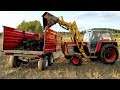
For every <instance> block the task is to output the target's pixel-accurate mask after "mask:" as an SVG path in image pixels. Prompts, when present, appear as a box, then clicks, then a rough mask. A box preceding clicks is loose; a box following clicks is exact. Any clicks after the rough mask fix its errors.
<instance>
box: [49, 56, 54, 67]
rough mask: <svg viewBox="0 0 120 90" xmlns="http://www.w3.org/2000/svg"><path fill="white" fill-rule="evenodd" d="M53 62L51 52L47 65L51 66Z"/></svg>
mask: <svg viewBox="0 0 120 90" xmlns="http://www.w3.org/2000/svg"><path fill="white" fill-rule="evenodd" d="M53 63H54V57H53V54H50V56H49V60H48V65H49V66H51V65H52V64H53Z"/></svg>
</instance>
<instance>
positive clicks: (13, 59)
mask: <svg viewBox="0 0 120 90" xmlns="http://www.w3.org/2000/svg"><path fill="white" fill-rule="evenodd" d="M20 64H21V62H20V60H19V59H18V56H13V55H10V57H9V61H8V65H9V67H11V68H15V67H19V66H20Z"/></svg>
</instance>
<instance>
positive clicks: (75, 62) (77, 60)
mask: <svg viewBox="0 0 120 90" xmlns="http://www.w3.org/2000/svg"><path fill="white" fill-rule="evenodd" d="M70 62H71V63H72V64H73V65H75V66H79V65H81V64H82V59H80V58H79V56H77V55H73V56H72V58H71V60H70Z"/></svg>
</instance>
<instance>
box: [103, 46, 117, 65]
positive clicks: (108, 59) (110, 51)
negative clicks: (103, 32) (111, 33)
mask: <svg viewBox="0 0 120 90" xmlns="http://www.w3.org/2000/svg"><path fill="white" fill-rule="evenodd" d="M118 55H119V53H118V49H117V47H116V46H114V45H112V44H108V45H105V46H103V48H102V50H101V60H102V61H103V62H104V63H106V64H113V63H115V61H116V60H117V59H118Z"/></svg>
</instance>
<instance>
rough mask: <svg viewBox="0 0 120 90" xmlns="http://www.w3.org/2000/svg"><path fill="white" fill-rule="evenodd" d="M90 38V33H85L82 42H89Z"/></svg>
mask: <svg viewBox="0 0 120 90" xmlns="http://www.w3.org/2000/svg"><path fill="white" fill-rule="evenodd" d="M91 36H92V32H86V33H85V34H84V38H83V41H84V42H90V38H91Z"/></svg>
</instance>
